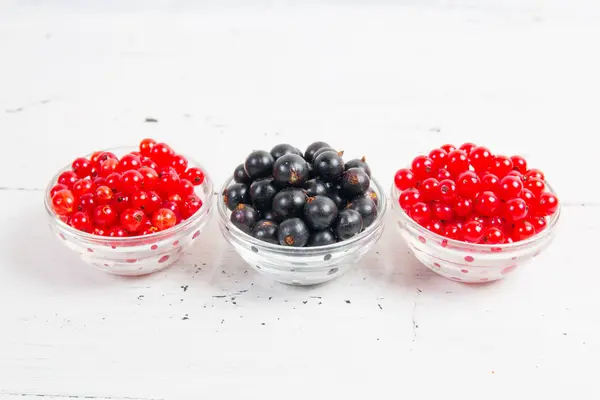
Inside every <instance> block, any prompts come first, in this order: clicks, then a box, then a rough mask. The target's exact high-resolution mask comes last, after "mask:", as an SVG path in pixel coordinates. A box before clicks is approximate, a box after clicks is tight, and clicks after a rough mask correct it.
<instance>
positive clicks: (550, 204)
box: [535, 192, 558, 216]
mask: <svg viewBox="0 0 600 400" xmlns="http://www.w3.org/2000/svg"><path fill="white" fill-rule="evenodd" d="M556 210H558V198H557V197H556V195H554V194H553V193H550V192H544V193H542V194H540V196H539V199H538V203H537V206H536V207H535V212H536V214H538V215H541V216H547V215H552V214H554V213H555V212H556Z"/></svg>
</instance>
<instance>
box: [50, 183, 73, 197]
mask: <svg viewBox="0 0 600 400" xmlns="http://www.w3.org/2000/svg"><path fill="white" fill-rule="evenodd" d="M68 189H69V188H68V187H67V185H63V184H62V183H57V184H56V185H54V186H52V189H50V198H53V197H54V195H55V194H56V193H57V192H60V191H61V190H68Z"/></svg>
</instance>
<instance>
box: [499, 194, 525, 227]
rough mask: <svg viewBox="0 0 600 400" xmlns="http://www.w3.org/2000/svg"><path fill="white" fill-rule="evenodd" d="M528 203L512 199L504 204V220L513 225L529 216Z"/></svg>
mask: <svg viewBox="0 0 600 400" xmlns="http://www.w3.org/2000/svg"><path fill="white" fill-rule="evenodd" d="M527 211H528V208H527V203H525V200H523V199H510V200H508V201H507V202H506V203H505V204H504V218H505V219H506V221H507V222H509V223H512V222H516V221H519V220H521V219H523V218H525V217H526V216H527Z"/></svg>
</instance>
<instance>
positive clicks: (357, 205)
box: [346, 196, 378, 229]
mask: <svg viewBox="0 0 600 400" xmlns="http://www.w3.org/2000/svg"><path fill="white" fill-rule="evenodd" d="M346 209H349V210H356V211H358V212H359V213H360V216H361V217H362V220H363V229H365V228H367V227H369V226H371V224H372V223H373V222H374V221H375V219H376V218H377V214H378V210H377V205H376V204H375V202H374V201H373V200H371V198H370V197H365V196H359V197H355V198H354V199H353V200H352V201H351V202H350V203H348V205H347V206H346Z"/></svg>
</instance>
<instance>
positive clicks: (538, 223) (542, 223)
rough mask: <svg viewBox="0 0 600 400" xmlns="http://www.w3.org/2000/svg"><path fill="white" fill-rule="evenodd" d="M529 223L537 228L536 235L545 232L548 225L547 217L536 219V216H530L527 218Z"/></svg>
mask: <svg viewBox="0 0 600 400" xmlns="http://www.w3.org/2000/svg"><path fill="white" fill-rule="evenodd" d="M527 221H528V222H529V223H530V224H531V225H533V227H534V228H535V232H536V233H540V232H541V231H543V230H544V229H545V228H546V226H547V225H548V222H547V221H546V218H545V217H534V216H529V217H527Z"/></svg>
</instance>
